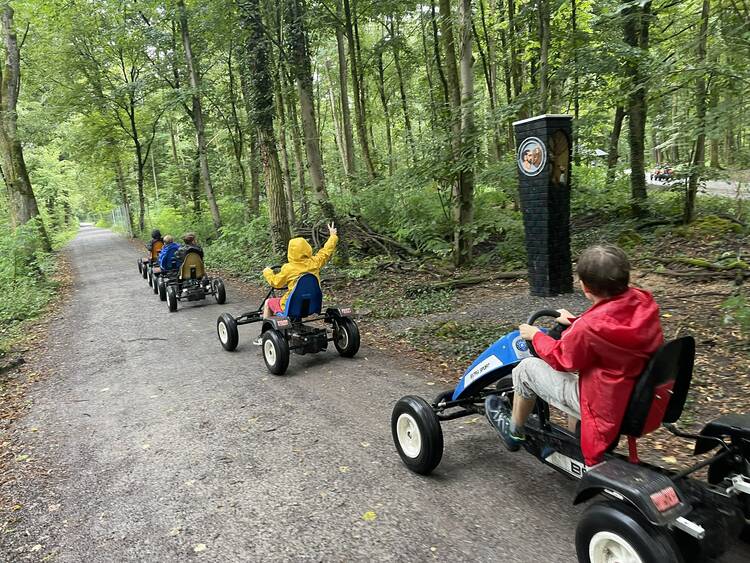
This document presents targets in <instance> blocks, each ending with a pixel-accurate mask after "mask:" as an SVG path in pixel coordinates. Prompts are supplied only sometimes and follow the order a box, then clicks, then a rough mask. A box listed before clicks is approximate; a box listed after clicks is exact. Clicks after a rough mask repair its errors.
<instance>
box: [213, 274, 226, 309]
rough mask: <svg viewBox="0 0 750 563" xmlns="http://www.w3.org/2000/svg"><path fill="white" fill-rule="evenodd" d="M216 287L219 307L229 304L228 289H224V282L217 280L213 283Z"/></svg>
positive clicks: (215, 293)
mask: <svg viewBox="0 0 750 563" xmlns="http://www.w3.org/2000/svg"><path fill="white" fill-rule="evenodd" d="M213 286H214V297H215V298H216V302H217V303H218V304H219V305H223V304H224V303H226V302H227V288H226V287H224V280H222V279H216V280H214V282H213Z"/></svg>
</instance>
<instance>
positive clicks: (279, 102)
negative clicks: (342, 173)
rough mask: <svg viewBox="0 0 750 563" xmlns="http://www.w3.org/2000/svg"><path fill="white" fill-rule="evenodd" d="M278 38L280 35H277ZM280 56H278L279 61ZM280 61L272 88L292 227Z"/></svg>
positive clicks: (291, 191)
mask: <svg viewBox="0 0 750 563" xmlns="http://www.w3.org/2000/svg"><path fill="white" fill-rule="evenodd" d="M279 36H281V34H280V33H279ZM280 58H281V55H279V59H280ZM281 64H282V63H281V60H279V62H278V74H277V80H276V84H275V88H274V100H275V102H276V113H277V115H278V116H279V150H280V151H281V173H282V176H283V178H284V195H285V196H286V208H287V217H288V219H289V226H290V227H294V225H295V224H296V223H297V218H296V217H295V216H294V191H293V190H292V175H291V171H290V170H289V154H288V153H287V150H286V112H285V111H284V95H283V94H282V88H283V87H284V80H283V69H282V66H281Z"/></svg>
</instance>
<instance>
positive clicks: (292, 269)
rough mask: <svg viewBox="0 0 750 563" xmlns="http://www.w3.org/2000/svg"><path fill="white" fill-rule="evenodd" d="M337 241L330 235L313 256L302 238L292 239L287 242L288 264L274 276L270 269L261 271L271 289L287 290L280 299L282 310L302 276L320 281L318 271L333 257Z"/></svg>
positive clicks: (334, 236)
mask: <svg viewBox="0 0 750 563" xmlns="http://www.w3.org/2000/svg"><path fill="white" fill-rule="evenodd" d="M338 240H339V237H338V235H331V236H330V237H328V240H327V241H326V243H325V245H324V246H323V248H321V249H320V252H318V253H317V254H316V255H315V256H313V253H312V247H311V246H310V243H309V242H307V241H306V240H305V239H303V238H302V237H298V238H293V239H292V240H290V241H289V247H288V249H287V259H288V260H289V262H287V263H286V264H284V265H283V266H282V267H281V270H279V273H278V274H274V273H273V270H272V269H271V268H266V269H265V270H263V277H264V278H266V281H267V282H268V283H269V284H270V285H271V287H276V288H281V287H288V288H289V289H288V290H287V292H286V293H285V294H284V296H283V297H282V298H281V307H282V309H283V308H284V307H285V306H286V300H287V298H288V297H289V294H290V293H291V292H292V290H293V289H294V286H295V285H296V283H297V280H298V279H299V277H300V276H301V275H302V274H314V275H315V277H316V278H318V281H320V269H321V268H322V267H323V266H325V264H326V262H328V260H330V259H331V256H333V252H334V250H336V243H337V242H338Z"/></svg>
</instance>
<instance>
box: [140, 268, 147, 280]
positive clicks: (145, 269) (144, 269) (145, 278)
mask: <svg viewBox="0 0 750 563" xmlns="http://www.w3.org/2000/svg"><path fill="white" fill-rule="evenodd" d="M141 275H142V276H143V279H144V280H147V279H148V267H147V265H146V264H143V265H142V267H141Z"/></svg>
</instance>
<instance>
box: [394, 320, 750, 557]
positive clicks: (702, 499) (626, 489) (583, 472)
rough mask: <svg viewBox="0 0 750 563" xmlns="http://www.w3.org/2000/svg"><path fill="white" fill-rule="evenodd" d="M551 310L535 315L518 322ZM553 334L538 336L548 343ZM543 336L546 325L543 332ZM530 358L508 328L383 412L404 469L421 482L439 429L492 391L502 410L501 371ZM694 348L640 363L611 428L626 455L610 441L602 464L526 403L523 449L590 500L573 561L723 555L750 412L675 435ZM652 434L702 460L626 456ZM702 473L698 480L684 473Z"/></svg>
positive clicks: (542, 409)
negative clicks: (430, 391) (667, 435)
mask: <svg viewBox="0 0 750 563" xmlns="http://www.w3.org/2000/svg"><path fill="white" fill-rule="evenodd" d="M557 316H559V313H558V312H557V311H552V310H542V311H538V312H536V313H534V314H533V315H531V317H530V318H529V320H528V323H529V324H534V323H535V322H536V321H537V320H538V319H540V318H542V317H553V318H554V317H557ZM564 329H565V327H563V326H562V325H558V324H555V326H554V328H552V329H551V330H549V331H548V334H550V335H551V336H553V337H557V338H559V336H560V334H561V332H562V331H563V330H564ZM543 330H547V329H543ZM531 355H535V352H534V350H533V347H532V346H530V343H529V342H526V341H524V340H523V339H522V338H521V336H520V334H519V332H518V331H517V330H516V331H513V332H510V333H508V334H506V335H505V336H503V337H502V338H500V339H499V340H498V341H497V342H495V343H494V344H492V345H491V346H490V347H489V348H488V349H487V350H485V351H484V352H483V353H482V354H481V355H480V356H479V357H478V358H477V359H476V360H475V361H474V363H473V364H471V366H469V368H468V369H467V370H466V372H465V373H464V375H463V376H462V377H461V379H460V380H459V382H458V384H457V385H456V387H455V388H454V389H452V390H450V391H446V392H444V393H441V394H440V395H438V396H437V397H436V398H435V399H434V400H433V401H432V402H427V401H425V400H424V399H422V398H420V397H416V396H406V397H403V398H402V399H400V400H399V401H398V402H397V403H396V405H395V407H394V409H393V413H392V416H391V432H392V435H393V440H394V442H395V445H396V449H397V450H398V453H399V455H400V456H401V459H402V461H403V462H404V464H405V465H406V466H407V467H408V468H409V469H411V470H412V471H414V472H415V473H419V474H422V475H427V474H429V473H430V472H432V471H433V470H434V469H435V468H436V467H437V466H438V464H439V463H440V460H441V459H442V455H443V431H442V428H441V424H442V423H443V422H446V421H449V420H454V419H457V418H461V417H464V416H469V415H474V414H478V413H479V414H484V401H485V398H486V397H487V396H488V395H489V394H497V395H499V396H500V397H501V399H502V400H505V401H507V402H508V405H509V406H510V405H512V402H513V381H512V376H511V371H512V369H513V368H514V367H515V366H516V365H517V364H518V363H519V362H520V361H521V360H522V359H524V358H526V357H529V356H531ZM694 357H695V341H694V340H693V338H692V337H690V336H685V337H682V338H678V339H676V340H672V341H670V342H667V343H665V344H664V345H663V346H662V347H661V348H660V349H659V350H658V351H657V352H656V353H655V354H654V356H653V357H652V358H651V359H650V361H649V363H648V364H647V366H646V369H645V370H644V372H643V373H642V374H641V375H640V377H639V379H638V381H637V383H636V386H635V388H634V389H633V392H632V394H631V396H630V400H629V403H628V407H627V410H626V413H625V416H624V418H623V422H622V425H621V428H620V436H626V437H627V441H628V455H624V454H620V453H618V452H616V451H615V447H616V446H617V442H615V443H614V444H612V447H611V448H610V449H609V451H608V453H607V454H606V455H605V459H604V461H603V462H601V463H599V464H597V465H595V466H593V467H587V466H586V465H585V463H584V461H583V456H582V454H581V448H580V441H579V438H578V436H577V435H576V434H575V433H572V432H570V431H568V430H567V429H566V428H563V427H561V426H559V425H557V424H554V423H553V422H552V421H551V420H550V415H549V405H548V404H547V403H545V402H544V401H541V400H539V399H537V402H536V406H535V410H534V413H533V414H532V416H531V417H529V420H528V422H527V423H526V440H525V442H524V443H523V444H524V448H525V449H526V450H527V451H528V452H529V453H531V454H532V455H533V456H535V457H536V458H537V459H539V460H540V461H542V462H543V463H545V464H547V465H548V466H550V467H552V468H554V469H555V470H557V471H559V472H561V473H563V474H564V475H566V476H568V477H572V478H575V479H578V480H579V482H578V486H577V489H576V493H575V497H574V500H573V502H574V504H579V503H582V502H585V501H588V500H590V499H593V498H595V497H596V498H598V499H599V501H598V502H595V503H593V504H591V505H590V506H589V507H588V508H587V510H586V511H585V512H584V514H583V516H582V517H581V519H580V520H579V522H578V525H577V529H576V538H575V544H576V552H577V554H578V560H579V561H583V562H587V563H588V562H591V563H603V562H612V561H617V562H634V563H637V562H640V563H667V562H677V563H682V562H687V561H707V560H710V559H712V558H715V557H718V556H720V555H721V554H722V553H725V552H726V551H727V550H728V549H729V548H730V547H731V545H732V544H733V543H734V541H735V540H737V538H739V537H740V536H742V537H743V538H745V539H746V538H747V537H748V531H749V530H748V523H750V413H748V414H727V415H723V416H720V417H719V418H717V419H715V420H713V421H711V422H709V423H708V424H706V425H705V426H704V427H703V429H702V430H701V431H700V433H698V434H689V433H686V432H683V431H680V430H679V429H678V428H677V427H676V426H675V424H674V423H675V422H677V420H678V419H679V417H680V415H681V413H682V409H683V407H684V405H685V401H686V399H687V395H688V389H689V387H690V382H691V379H692V374H693V361H694ZM659 426H663V427H664V428H666V429H667V430H668V431H670V432H671V433H672V434H674V435H675V436H678V437H680V438H684V439H685V440H689V441H691V442H692V443H693V446H692V449H693V454H694V455H706V454H711V455H710V456H709V457H707V458H705V459H702V460H701V461H699V462H697V463H695V464H694V465H692V466H690V467H687V468H684V469H681V470H671V469H665V468H663V467H659V466H656V465H652V464H649V463H645V462H643V461H641V460H640V459H639V458H638V451H637V444H636V439H637V438H639V437H640V436H643V435H644V434H647V433H648V432H651V431H653V430H655V429H657V428H658V427H659ZM702 469H707V475H706V477H705V478H704V479H700V478H697V477H696V476H695V474H696V472H698V471H699V470H702Z"/></svg>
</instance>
